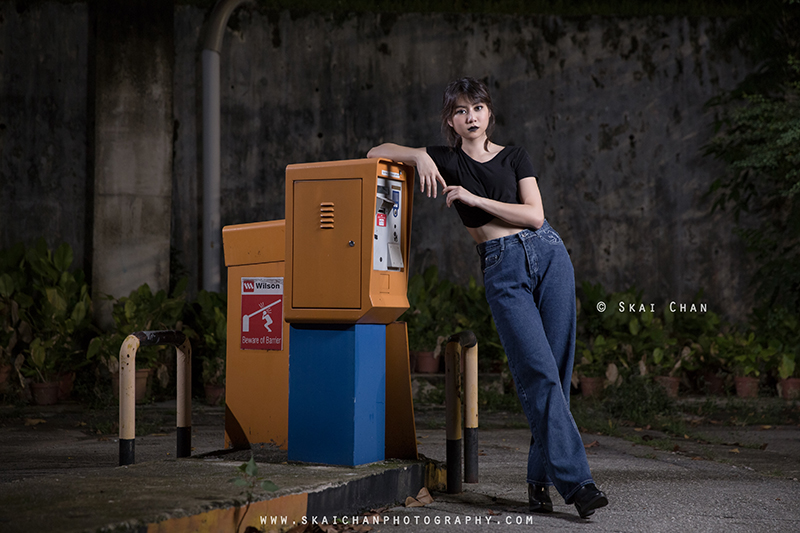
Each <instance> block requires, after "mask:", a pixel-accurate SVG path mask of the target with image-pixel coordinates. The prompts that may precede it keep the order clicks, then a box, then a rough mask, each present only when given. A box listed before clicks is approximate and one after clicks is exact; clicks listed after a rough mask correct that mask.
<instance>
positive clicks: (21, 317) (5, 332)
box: [0, 251, 33, 366]
mask: <svg viewBox="0 0 800 533" xmlns="http://www.w3.org/2000/svg"><path fill="white" fill-rule="evenodd" d="M5 254H6V251H4V252H3V255H4V257H8V256H6V255H5ZM12 274H21V273H20V272H13V271H12V272H8V271H5V269H2V270H0V366H5V365H10V364H12V363H13V362H14V361H15V360H16V359H17V356H18V355H21V354H22V352H23V351H24V350H25V348H26V347H27V346H28V345H29V344H30V343H31V341H32V340H33V335H32V331H31V326H30V323H29V318H28V310H29V309H30V307H31V306H32V305H33V298H31V297H30V296H29V295H27V294H25V293H24V292H22V291H21V289H22V288H23V287H24V281H23V279H24V278H25V276H24V274H23V275H17V276H14V275H12ZM20 278H22V279H20Z"/></svg>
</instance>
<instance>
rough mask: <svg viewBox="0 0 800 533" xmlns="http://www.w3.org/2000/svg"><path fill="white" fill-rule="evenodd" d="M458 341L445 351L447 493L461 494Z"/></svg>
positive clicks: (453, 342) (449, 345)
mask: <svg viewBox="0 0 800 533" xmlns="http://www.w3.org/2000/svg"><path fill="white" fill-rule="evenodd" d="M458 348H459V345H458V340H453V337H450V339H449V340H448V341H447V346H446V347H445V351H444V368H445V371H444V377H445V380H444V387H445V413H446V414H445V416H446V420H447V426H446V427H447V448H446V454H447V460H446V463H447V492H448V493H449V494H458V493H460V492H461V350H459V349H458Z"/></svg>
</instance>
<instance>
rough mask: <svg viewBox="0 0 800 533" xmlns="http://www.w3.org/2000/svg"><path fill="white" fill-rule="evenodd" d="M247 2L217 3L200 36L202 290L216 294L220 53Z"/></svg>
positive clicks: (219, 238)
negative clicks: (235, 16)
mask: <svg viewBox="0 0 800 533" xmlns="http://www.w3.org/2000/svg"><path fill="white" fill-rule="evenodd" d="M246 1H248V0H219V2H217V4H216V5H215V6H214V10H213V11H212V12H211V17H210V18H209V20H208V23H207V25H206V29H205V34H204V36H203V53H202V61H203V289H205V290H207V291H215V292H219V290H220V283H221V275H220V262H221V254H222V227H221V225H222V223H221V217H220V190H221V187H220V181H221V178H220V174H221V162H220V151H221V150H220V145H221V142H220V81H219V78H220V74H219V59H220V58H219V53H220V50H221V49H222V38H223V36H224V35H225V27H226V26H227V25H228V18H229V17H230V15H231V13H232V12H233V10H234V9H236V8H237V7H239V5H240V4H243V3H244V2H246Z"/></svg>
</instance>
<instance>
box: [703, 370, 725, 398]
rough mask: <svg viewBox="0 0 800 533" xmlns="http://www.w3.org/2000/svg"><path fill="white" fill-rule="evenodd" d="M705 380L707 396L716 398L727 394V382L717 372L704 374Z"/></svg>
mask: <svg viewBox="0 0 800 533" xmlns="http://www.w3.org/2000/svg"><path fill="white" fill-rule="evenodd" d="M703 379H704V381H705V387H706V393H707V394H713V395H714V396H722V395H723V394H725V380H724V379H722V378H721V377H720V376H719V375H717V374H716V373H715V372H706V373H705V374H703Z"/></svg>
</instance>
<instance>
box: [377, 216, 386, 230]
mask: <svg viewBox="0 0 800 533" xmlns="http://www.w3.org/2000/svg"><path fill="white" fill-rule="evenodd" d="M375 217H376V219H375V225H377V226H378V227H379V228H385V227H386V215H384V214H383V213H377V214H376V215H375Z"/></svg>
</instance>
